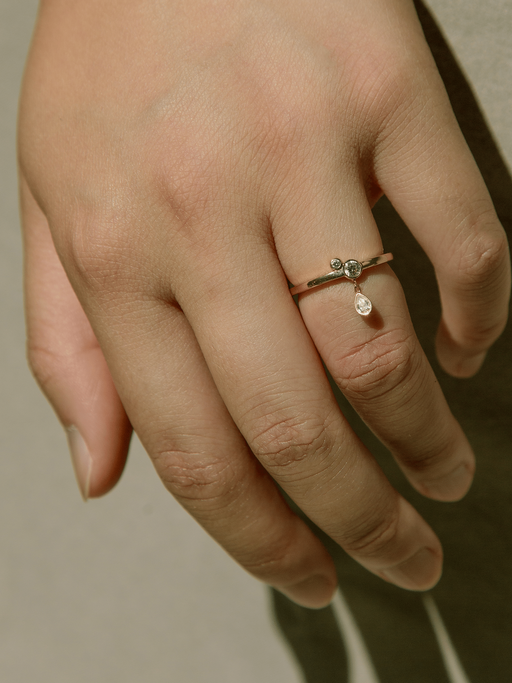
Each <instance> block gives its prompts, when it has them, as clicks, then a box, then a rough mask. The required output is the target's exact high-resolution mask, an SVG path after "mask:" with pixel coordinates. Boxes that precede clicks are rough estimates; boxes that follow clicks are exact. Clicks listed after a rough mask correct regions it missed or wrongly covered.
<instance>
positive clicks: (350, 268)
mask: <svg viewBox="0 0 512 683" xmlns="http://www.w3.org/2000/svg"><path fill="white" fill-rule="evenodd" d="M343 272H344V273H345V275H346V276H347V277H348V278H350V279H351V280H355V279H356V278H358V277H359V276H360V275H361V273H362V272H363V266H362V265H361V264H360V263H359V261H356V260H355V259H349V260H348V261H345V263H344V264H343Z"/></svg>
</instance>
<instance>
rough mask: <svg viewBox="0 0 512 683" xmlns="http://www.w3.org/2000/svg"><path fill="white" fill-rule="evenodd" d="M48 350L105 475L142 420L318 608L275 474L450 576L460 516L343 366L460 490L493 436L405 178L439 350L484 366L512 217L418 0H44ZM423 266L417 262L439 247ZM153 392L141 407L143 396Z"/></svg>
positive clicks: (41, 63) (75, 434) (35, 75)
mask: <svg viewBox="0 0 512 683" xmlns="http://www.w3.org/2000/svg"><path fill="white" fill-rule="evenodd" d="M19 130H20V135H19V150H20V168H21V195H22V218H23V225H24V233H25V244H26V293H27V294H26V296H27V320H28V347H29V360H30V363H31V366H32V368H33V371H34V374H35V376H36V378H37V379H38V380H39V382H40V384H41V385H42V387H43V390H44V391H45V393H46V395H47V396H48V398H49V400H50V401H51V402H52V404H53V406H54V407H55V410H56V412H57V414H58V416H59V418H60V419H61V421H62V423H63V424H64V426H65V427H66V428H67V429H68V433H69V435H70V444H71V448H72V452H73V456H74V461H75V466H76V470H77V477H78V480H79V483H80V485H81V487H82V491H83V493H84V495H85V496H88V495H89V496H98V495H101V494H103V493H105V492H106V491H107V490H109V489H110V488H111V487H112V486H113V485H114V484H115V482H116V481H117V479H118V477H119V475H120V473H121V471H122V468H123V465H124V460H125V457H126V452H127V448H128V441H129V437H130V432H131V425H133V427H134V429H135V430H136V431H137V433H138V435H139V437H140V439H141V440H142V442H143V444H144V446H145V447H146V449H147V451H148V453H149V454H150V456H151V457H152V459H153V462H154V464H155V467H156V469H157V472H158V473H159V475H160V477H161V478H162V480H163V482H164V484H165V485H166V486H167V488H168V489H169V490H170V491H171V492H172V493H173V495H175V496H176V498H177V499H178V500H179V501H180V502H181V503H182V504H183V505H184V506H185V507H186V508H187V509H188V510H189V511H190V512H191V513H192V514H193V515H194V517H195V518H196V519H197V520H198V521H199V522H200V523H201V524H202V525H203V526H204V528H205V529H206V530H207V531H208V532H209V533H210V534H211V535H212V536H214V537H215V538H216V539H217V540H218V542H219V543H221V544H222V546H223V547H224V548H225V549H226V550H227V551H228V552H229V553H230V554H231V555H232V556H233V557H234V558H235V559H236V560H237V561H238V562H239V563H240V564H241V565H243V566H244V567H245V568H246V569H247V570H248V571H250V572H252V573H253V574H254V576H256V577H258V578H259V579H261V580H264V581H266V582H268V583H270V584H272V585H274V586H275V587H277V588H278V589H280V590H282V591H283V592H285V593H286V594H287V595H289V596H290V597H291V598H292V599H294V600H296V601H297V602H299V603H301V604H304V605H307V606H311V607H318V606H322V605H325V604H326V603H327V602H328V601H329V600H330V598H331V596H332V593H333V590H334V588H335V586H336V575H335V569H334V566H333V563H332V560H331V558H330V556H329V555H328V553H327V551H326V550H325V548H324V547H323V545H322V544H321V543H320V541H319V540H318V539H317V538H316V537H315V536H314V535H313V533H312V532H311V531H310V530H309V529H308V527H307V526H306V525H305V524H304V523H303V522H302V521H301V520H300V519H299V518H297V517H296V516H295V515H294V514H293V513H292V512H291V511H290V509H289V508H288V506H287V505H286V503H285V502H284V500H283V499H282V497H281V495H280V494H279V492H278V489H277V488H276V486H275V483H274V480H275V481H277V482H278V483H279V484H280V485H281V486H282V488H283V489H284V490H286V491H287V493H288V494H289V495H290V496H291V497H292V498H293V499H294V500H295V501H296V502H297V504H298V505H299V506H300V507H301V508H302V509H303V510H304V511H305V512H306V514H307V515H308V516H309V517H310V518H311V519H312V520H313V521H314V522H315V523H316V524H317V525H318V526H319V527H321V528H322V529H323V530H324V531H325V532H326V533H328V534H329V535H330V536H331V537H332V538H333V539H334V540H335V541H336V542H338V543H339V544H340V545H341V546H342V547H343V548H344V549H345V550H346V551H347V552H348V553H349V554H350V555H351V556H352V557H354V558H355V559H356V560H357V561H358V562H360V563H361V564H362V565H364V566H365V567H367V568H368V569H369V570H370V571H372V572H374V573H375V574H378V575H379V576H382V577H383V578H385V579H386V580H388V581H391V582H393V583H395V584H397V585H399V586H403V587H405V588H410V589H425V588H429V587H430V586H432V585H433V584H434V583H435V582H436V581H437V580H438V578H439V575H440V571H441V556H442V550H441V547H440V543H439V541H438V539H437V537H436V536H435V534H434V532H433V531H432V530H431V529H430V528H429V526H428V525H427V524H426V523H425V521H424V520H423V519H422V518H421V517H420V516H419V515H418V513H417V512H416V511H415V510H414V509H413V508H412V507H411V506H410V505H409V504H408V503H407V502H406V501H405V500H404V499H403V498H402V497H401V496H400V495H399V494H398V493H397V492H396V491H395V490H394V489H393V488H392V487H391V485H390V484H389V482H388V481H387V479H386V478H385V477H384V475H383V473H382V472H381V470H380V469H379V467H378V466H377V464H376V462H375V461H374V459H373V458H372V456H371V454H370V453H369V452H368V451H367V450H366V449H365V448H364V447H363V445H362V444H361V443H360V441H359V440H358V439H357V437H356V436H355V434H354V433H353V432H352V431H351V429H350V427H349V425H348V424H347V422H346V421H345V419H344V417H343V415H342V414H341V413H340V411H339V408H338V406H337V404H336V402H335V400H334V398H333V396H332V393H331V391H330V389H329V384H328V381H327V379H326V377H325V373H324V371H323V368H322V364H321V361H320V357H321V358H322V359H323V360H324V362H325V364H326V366H327V367H328V369H329V371H330V372H331V374H332V376H333V377H334V379H335V380H336V382H337V384H338V385H339V386H340V388H341V390H342V391H343V392H344V393H345V395H346V396H347V397H348V399H349V400H350V401H351V402H352V404H353V405H354V406H355V408H356V409H357V411H358V412H359V414H360V415H361V417H362V418H363V419H364V420H365V421H366V422H367V423H368V425H369V426H370V427H371V428H372V430H373V431H374V432H375V433H376V434H377V435H378V437H379V438H380V439H381V440H382V442H383V443H384V444H385V445H386V446H387V447H388V448H389V449H390V450H391V452H392V453H393V455H394V456H395V458H396V460H397V462H398V464H399V466H400V467H401V468H402V469H403V471H404V472H405V474H406V476H407V477H408V479H409V481H410V482H411V484H412V485H413V486H414V487H415V488H416V489H418V490H419V491H420V492H421V493H423V494H424V495H426V496H429V497H431V498H434V499H437V500H445V501H446V500H457V499H458V498H460V497H462V496H463V495H464V494H465V492H466V491H467V489H468V488H469V486H470V483H471V479H472V474H473V468H474V458H473V454H472V451H471V448H470V446H469V444H468V442H467V440H466V438H465V436H464V434H463V433H462V430H461V429H460V426H459V425H458V423H457V422H456V421H455V419H454V418H453V416H452V414H451V413H450V410H449V408H448V406H447V404H446V402H445V400H444V397H443V395H442V393H441V391H440V389H439V386H438V384H437V382H436V380H435V377H434V374H433V372H432V369H431V368H430V366H429V365H428V362H427V360H426V358H425V356H424V354H423V352H422V349H421V347H420V345H419V343H418V341H417V339H416V337H415V334H414V330H413V328H412V325H411V321H410V318H409V315H408V311H407V308H406V304H405V299H404V296H403V293H402V290H401V287H400V284H399V283H398V281H397V279H396V277H395V276H394V275H393V272H392V270H391V268H390V267H389V266H387V265H382V266H379V267H377V268H374V269H372V270H369V271H368V272H367V273H365V275H364V276H363V277H362V278H361V279H360V283H361V285H362V288H363V291H364V293H365V294H366V295H367V296H369V298H370V299H371V300H372V301H373V304H374V307H375V309H376V314H375V315H374V316H373V317H372V318H370V319H368V320H366V319H363V318H361V317H359V316H358V315H357V314H356V312H355V311H354V308H353V287H352V286H351V284H350V283H349V282H347V281H342V283H340V284H337V285H333V286H330V287H327V288H321V289H318V290H314V291H312V292H310V293H307V294H304V295H302V296H301V299H300V312H299V310H298V309H297V307H296V306H295V304H294V302H293V300H292V298H291V296H290V294H289V290H288V284H287V278H288V280H289V281H291V282H293V283H294V284H298V283H301V282H304V281H306V280H308V279H310V278H311V277H315V276H318V275H321V274H323V273H325V272H327V271H328V270H329V261H330V259H331V258H333V257H340V258H342V259H344V260H345V259H347V258H356V259H360V260H362V259H364V258H368V257H371V256H374V255H377V254H379V253H382V251H383V245H382V244H381V240H380V237H379V232H378V229H377V226H376V225H375V223H374V220H373V217H372V213H371V206H372V205H373V204H374V203H375V202H376V201H377V199H378V198H379V196H380V195H381V194H382V193H383V192H384V193H386V195H387V196H388V197H389V199H390V200H391V202H392V203H393V204H394V206H395V207H396V209H397V210H398V211H399V213H400V214H401V216H402V217H403V218H404V220H405V221H406V223H407V225H408V226H409V228H410V229H411V231H412V232H413V233H414V235H415V236H416V238H417V239H418V240H419V242H420V243H421V245H422V246H423V248H424V249H425V251H426V252H427V254H428V255H429V257H430V259H431V260H432V262H433V264H434V266H435V268H436V273H437V277H438V281H439V287H440V292H441V300H442V305H443V319H442V321H441V324H440V329H439V335H438V354H439V359H440V362H441V363H442V365H443V366H444V368H445V369H446V370H447V371H448V372H450V373H451V374H453V375H456V376H461V377H465V376H469V375H471V374H473V373H474V372H476V371H477V370H478V368H479V366H480V365H481V363H482V361H483V357H484V355H485V351H486V350H487V349H488V348H489V346H490V345H491V344H492V343H493V341H494V340H495V339H496V338H497V336H498V335H499V334H500V332H501V331H502V329H503V326H504V324H505V318H506V310H507V302H508V295H509V286H510V280H509V278H510V276H509V266H508V252H507V246H506V239H505V235H504V233H503V231H502V228H501V226H500V225H499V222H498V220H497V218H496V215H495V213H494V210H493V206H492V203H491V200H490V198H489V196H488V193H487V191H486V188H485V186H484V184H483V182H482V179H481V177H480V175H479V173H478V170H477V168H476V166H475V164H474V161H473V159H472V157H471V155H470V153H469V151H468V149H467V147H466V145H465V142H464V140H463V138H462V135H461V133H460V131H459V129H458V127H457V124H456V121H455V119H454V116H453V113H452V112H451V109H450V106H449V103H448V99H447V96H446V94H445V92H444V89H443V86H442V83H441V81H440V78H439V75H438V74H437V71H436V69H435V66H434V63H433V60H432V57H431V55H430V52H429V50H428V47H427V45H426V43H425V41H424V38H423V35H422V32H421V28H420V26H419V23H418V20H417V17H416V15H415V11H414V8H413V5H412V3H411V2H408V1H407V0H365V2H361V3H353V2H350V1H349V0H336V1H334V0H321V1H320V2H316V3H311V2H309V1H307V0H280V1H279V2H278V1H277V0H245V1H242V2H241V1H240V0H237V1H236V2H233V1H232V0H219V1H218V2H215V3H212V2H210V1H209V0H186V1H185V0H182V1H180V0H173V2H170V1H169V0H168V1H167V2H164V1H163V0H160V1H158V0H154V2H140V1H137V0H113V1H112V2H109V3H105V2H99V0H90V2H87V3H72V2H65V1H64V0H46V1H45V2H43V3H42V7H41V12H40V16H39V20H38V25H37V28H36V33H35V37H34V41H33V46H32V50H31V54H30V57H29V62H28V66H27V71H26V77H25V82H24V87H23V93H22V101H21V108H20V129H19ZM411 267H414V264H411ZM125 411H126V412H125Z"/></svg>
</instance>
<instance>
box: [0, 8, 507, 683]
mask: <svg viewBox="0 0 512 683" xmlns="http://www.w3.org/2000/svg"><path fill="white" fill-rule="evenodd" d="M36 6H37V3H36V2H34V0H23V1H21V0H0V245H1V248H0V312H1V315H0V380H1V381H0V408H1V410H0V449H1V450H0V544H1V545H0V548H1V552H0V681H2V683H28V682H29V681H31V682H32V681H37V682H38V683H39V682H44V681H51V682H52V683H82V682H85V681H90V680H94V681H97V682H98V683H103V682H105V683H121V682H122V683H135V682H137V683H140V681H142V680H144V681H150V682H151V683H163V682H164V681H165V682H166V683H168V682H169V681H172V682H173V683H174V682H178V681H179V682H185V683H189V682H190V683H206V682H208V683H216V682H217V681H219V683H220V682H222V683H242V682H243V683H253V682H256V681H265V683H274V682H275V683H278V682H279V683H296V682H297V681H298V680H299V676H298V673H297V671H296V669H295V665H294V663H293V662H292V661H291V659H290V657H289V655H288V653H287V651H286V650H285V649H284V648H283V647H282V645H281V643H280V642H279V640H278V639H277V638H276V636H275V631H274V627H273V625H272V623H271V619H270V616H269V612H268V606H267V598H266V593H265V590H264V588H263V587H262V586H260V585H259V584H257V583H256V582H255V581H253V580H252V579H251V578H250V577H249V576H247V575H246V574H245V573H244V572H243V571H242V570H241V569H239V568H238V567H237V566H235V565H234V564H233V563H232V561H231V560H229V558H228V557H227V556H225V555H224V553H223V551H222V550H221V549H220V548H218V546H217V545H216V544H215V543H214V542H213V541H212V540H211V539H210V538H208V537H207V536H206V535H205V534H204V532H203V531H202V530H201V529H200V528H199V527H198V526H197V525H196V524H195V522H194V521H193V520H191V519H190V518H189V517H188V516H187V514H186V513H185V512H183V511H182V509H181V508H180V507H179V505H178V504H177V503H176V502H175V501H174V500H173V499H172V498H171V497H170V496H169V495H168V494H167V493H166V491H165V490H164V489H163V487H162V485H161V484H160V482H159V481H158V479H157V477H156V475H155V474H154V472H153V469H152V466H151V465H150V463H149V460H148V458H147V457H146V456H145V454H144V453H143V450H142V448H141V447H140V445H139V444H138V443H136V442H134V444H133V447H132V451H131V456H130V459H129V463H128V466H127V470H126V472H125V474H124V476H123V478H122V480H121V482H120V484H119V485H118V486H117V487H116V489H115V490H114V491H113V492H112V493H111V494H110V495H109V496H107V497H106V498H104V499H101V500H96V501H91V502H89V503H88V504H86V505H84V504H83V503H82V501H81V499H80V496H79V494H78V490H77V488H76V485H75V482H74V478H73V472H72V468H71V464H70V461H69V457H68V454H67V449H66V442H65V438H64V435H63V433H62V431H61V429H60V427H59V425H58V423H57V421H56V420H55V418H54V416H53V413H52V411H51V409H50V408H49V406H48V405H47V404H46V402H45V400H44V398H43V397H42V395H41V394H40V393H39V390H38V389H37V387H36V385H35V384H34V382H33V380H32V378H31V376H30V374H29V372H28V370H27V369H26V367H25V359H24V326H23V314H22V291H21V249H20V239H19V234H18V216H17V198H16V178H15V149H14V138H15V116H16V100H17V91H18V88H19V81H20V78H21V72H22V68H23V61H24V57H25V53H26V49H27V45H28V41H29V38H30V32H31V28H32V24H33V21H34V17H35V12H36ZM430 7H431V8H432V9H433V10H434V11H435V13H436V16H437V18H438V19H439V20H440V22H441V24H442V26H443V27H444V29H445V32H446V34H447V35H448V37H449V39H450V41H451V43H452V45H453V46H454V48H455V50H456V53H457V54H458V56H459V59H460V61H461V63H462V64H463V66H464V69H465V70H466V73H467V74H468V76H469V78H470V80H471V82H472V84H473V86H474V88H475V90H476V92H477V95H478V97H479V99H480V102H481V104H482V106H483V109H484V111H485V113H486V115H487V117H488V120H489V122H490V125H491V127H492V129H493V131H494V133H495V135H496V138H497V140H498V141H499V144H500V146H501V148H502V151H503V152H504V154H505V157H506V158H507V159H508V163H509V166H512V126H511V125H510V119H511V111H512V102H511V93H512V87H511V79H512V75H511V74H512V40H511V37H510V36H511V29H512V2H510V0H501V1H500V0H486V1H485V2H481V0H471V1H467V0H466V1H464V0H434V1H433V2H431V3H430Z"/></svg>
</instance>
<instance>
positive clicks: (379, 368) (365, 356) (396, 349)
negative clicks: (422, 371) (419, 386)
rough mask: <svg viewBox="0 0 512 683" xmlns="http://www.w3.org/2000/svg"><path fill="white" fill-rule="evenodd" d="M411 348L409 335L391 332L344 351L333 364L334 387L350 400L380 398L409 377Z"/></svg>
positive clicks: (411, 366) (412, 346) (377, 335)
mask: <svg viewBox="0 0 512 683" xmlns="http://www.w3.org/2000/svg"><path fill="white" fill-rule="evenodd" d="M414 346H415V342H414V339H413V336H412V333H409V332H407V331H406V330H404V329H400V328H395V329H392V330H388V331H386V332H384V333H379V334H376V335H375V336H374V337H373V338H372V339H371V340H370V341H368V342H366V343H364V344H361V345H357V346H353V347H352V348H344V349H343V356H342V357H340V358H338V359H336V360H335V364H334V368H335V373H336V377H335V379H336V381H337V384H338V386H339V387H340V389H341V390H342V391H343V392H344V393H346V394H347V395H349V396H350V397H351V398H354V399H357V398H365V399H377V398H382V397H383V396H384V395H386V394H387V393H388V392H391V391H393V390H394V389H396V388H397V387H399V386H400V385H401V384H402V383H403V382H404V381H405V380H406V379H407V378H408V377H410V375H411V374H412V372H413V370H414Z"/></svg>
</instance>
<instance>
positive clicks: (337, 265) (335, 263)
mask: <svg viewBox="0 0 512 683" xmlns="http://www.w3.org/2000/svg"><path fill="white" fill-rule="evenodd" d="M331 268H332V269H333V270H341V269H342V268H343V261H340V259H339V258H333V260H332V261H331Z"/></svg>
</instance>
